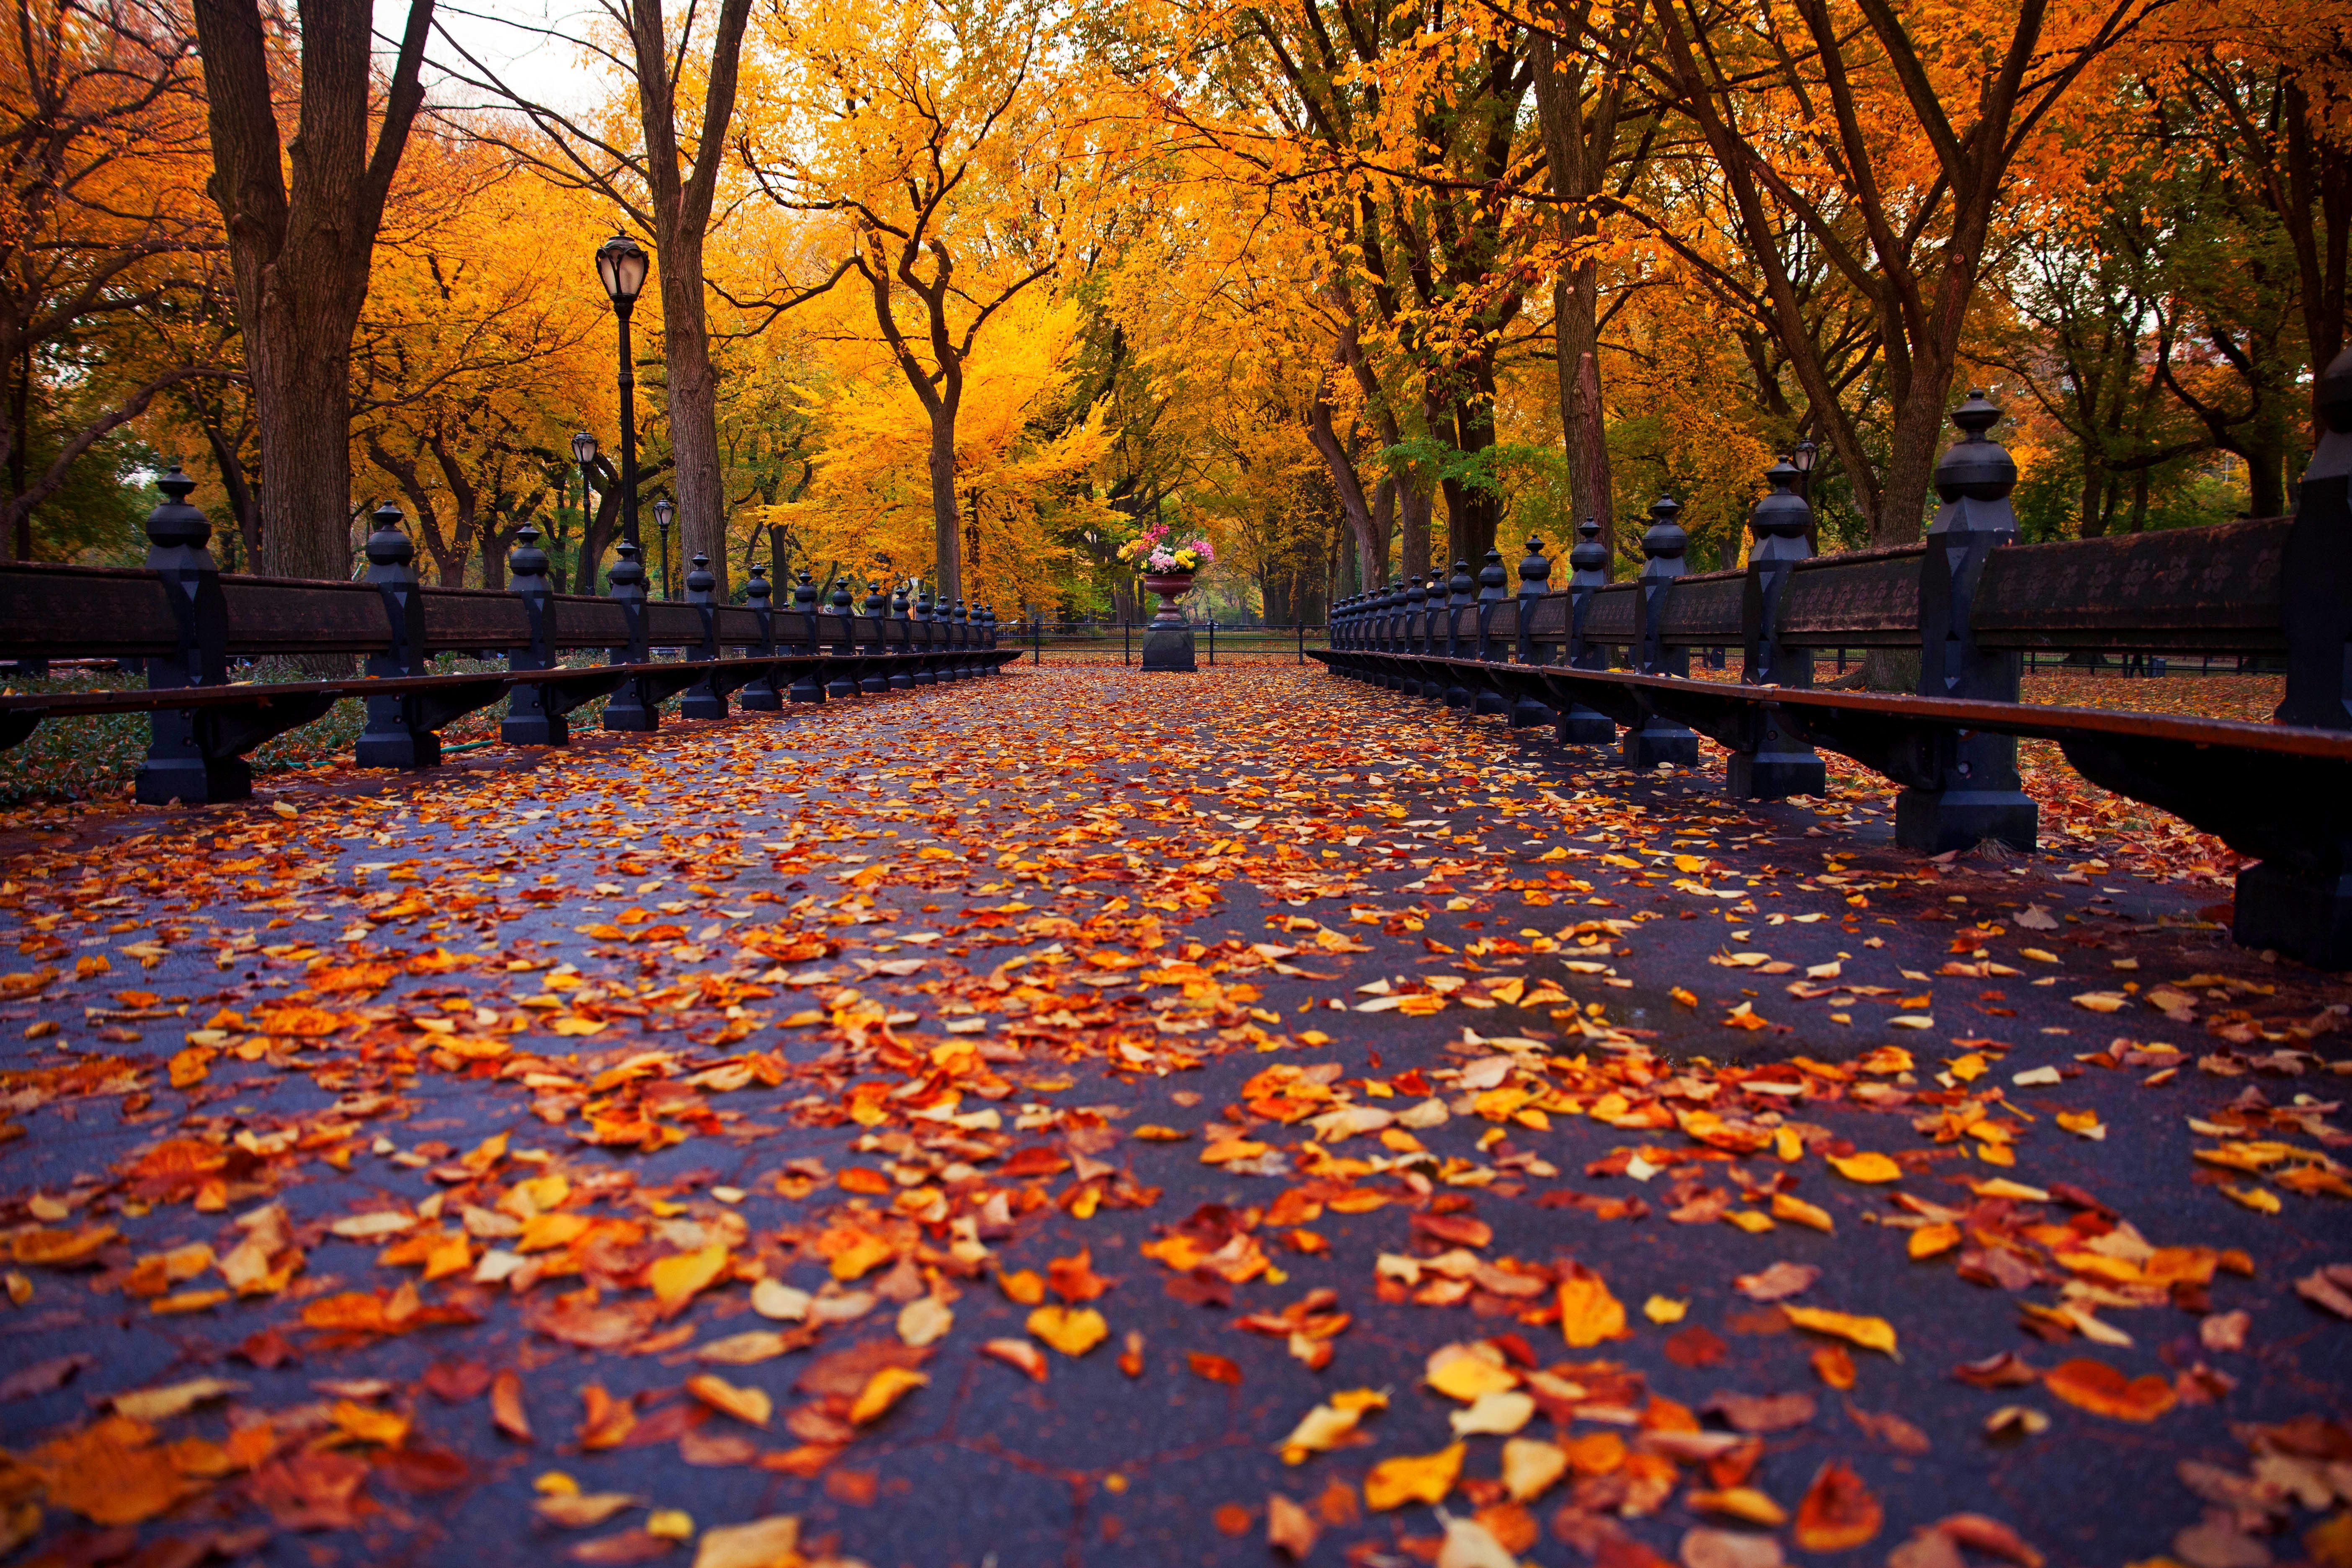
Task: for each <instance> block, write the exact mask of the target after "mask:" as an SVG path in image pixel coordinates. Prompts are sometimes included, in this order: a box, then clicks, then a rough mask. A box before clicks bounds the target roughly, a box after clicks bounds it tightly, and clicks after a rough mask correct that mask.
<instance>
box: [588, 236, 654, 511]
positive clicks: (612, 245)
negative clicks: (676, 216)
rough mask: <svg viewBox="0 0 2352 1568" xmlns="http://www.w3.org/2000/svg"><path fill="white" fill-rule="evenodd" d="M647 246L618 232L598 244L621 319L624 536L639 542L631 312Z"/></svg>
mask: <svg viewBox="0 0 2352 1568" xmlns="http://www.w3.org/2000/svg"><path fill="white" fill-rule="evenodd" d="M647 265H648V262H647V259H646V252H645V247H643V246H641V245H639V244H638V243H637V242H636V241H635V240H634V239H631V238H630V237H628V236H627V235H625V234H616V235H614V237H612V238H610V239H608V240H606V241H605V242H604V244H602V245H600V246H598V247H596V278H597V280H598V281H599V282H601V283H603V284H604V293H605V295H606V297H607V298H609V299H610V300H612V301H613V313H614V315H615V316H617V317H619V318H620V322H621V383H620V384H621V537H622V538H623V539H625V540H626V541H627V542H629V543H631V544H637V543H639V542H640V541H639V540H638V538H637V374H636V369H635V364H634V363H633V361H632V358H631V355H630V353H629V312H630V311H632V310H635V309H636V305H637V295H638V294H639V293H640V292H641V291H643V289H645V286H646V267H647Z"/></svg>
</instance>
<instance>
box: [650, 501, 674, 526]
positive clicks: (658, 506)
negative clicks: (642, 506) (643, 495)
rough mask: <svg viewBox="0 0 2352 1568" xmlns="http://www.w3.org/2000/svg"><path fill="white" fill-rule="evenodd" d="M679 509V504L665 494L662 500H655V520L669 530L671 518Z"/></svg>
mask: <svg viewBox="0 0 2352 1568" xmlns="http://www.w3.org/2000/svg"><path fill="white" fill-rule="evenodd" d="M676 513H677V506H676V505H675V504H673V503H672V502H671V500H670V499H669V498H668V497H667V496H664V497H663V498H662V499H661V500H657V501H656V502H654V521H655V523H656V525H657V526H659V527H660V528H661V529H662V530H663V531H665V532H667V531H668V529H669V520H670V519H671V517H673V516H674V515H676Z"/></svg>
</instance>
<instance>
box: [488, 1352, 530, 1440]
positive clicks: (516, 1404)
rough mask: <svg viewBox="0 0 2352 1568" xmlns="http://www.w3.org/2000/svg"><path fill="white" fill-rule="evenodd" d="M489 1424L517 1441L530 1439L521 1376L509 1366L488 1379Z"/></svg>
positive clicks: (528, 1420) (528, 1418)
mask: <svg viewBox="0 0 2352 1568" xmlns="http://www.w3.org/2000/svg"><path fill="white" fill-rule="evenodd" d="M490 1424H491V1425H492V1426H496V1427H497V1428H498V1429H499V1431H501V1432H503V1433H505V1434H506V1435H507V1436H509V1437H512V1438H513V1439H514V1440H515V1441H516V1442H518V1443H528V1442H530V1415H528V1414H527V1413H525V1411H524V1410H523V1407H522V1378H521V1375H520V1373H516V1372H515V1371H513V1370H512V1369H511V1368H509V1369H508V1370H506V1371H502V1372H500V1373H499V1374H498V1376H496V1377H494V1378H492V1379H491V1380H490Z"/></svg>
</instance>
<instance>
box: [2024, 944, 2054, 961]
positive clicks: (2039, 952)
mask: <svg viewBox="0 0 2352 1568" xmlns="http://www.w3.org/2000/svg"><path fill="white" fill-rule="evenodd" d="M2017 956H2018V957H2020V958H2030V959H2032V960H2033V962H2034V963H2057V962H2058V955H2057V954H2056V953H2054V952H2049V951H2048V950H2047V949H2044V948H2039V947H2021V948H2019V949H2018V950H2017Z"/></svg>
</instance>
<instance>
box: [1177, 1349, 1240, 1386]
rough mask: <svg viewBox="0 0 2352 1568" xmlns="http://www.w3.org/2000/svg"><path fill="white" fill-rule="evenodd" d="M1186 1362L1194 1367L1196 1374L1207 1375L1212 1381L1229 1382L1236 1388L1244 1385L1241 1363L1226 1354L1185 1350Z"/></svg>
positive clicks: (1197, 1375)
mask: <svg viewBox="0 0 2352 1568" xmlns="http://www.w3.org/2000/svg"><path fill="white" fill-rule="evenodd" d="M1184 1364H1185V1365H1187V1366H1189V1367H1191V1368H1192V1373H1193V1375H1194V1376H1196V1377H1205V1378H1207V1379H1208V1380H1209V1381H1210V1382H1211V1383H1223V1384H1231V1385H1232V1386H1233V1387H1234V1388H1239V1387H1240V1386H1241V1385H1242V1369H1241V1365H1240V1363H1237V1362H1234V1361H1231V1360H1229V1359H1227V1358H1226V1357H1224V1356H1221V1355H1211V1354H1209V1353H1208V1352H1205V1351H1187V1352H1184Z"/></svg>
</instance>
